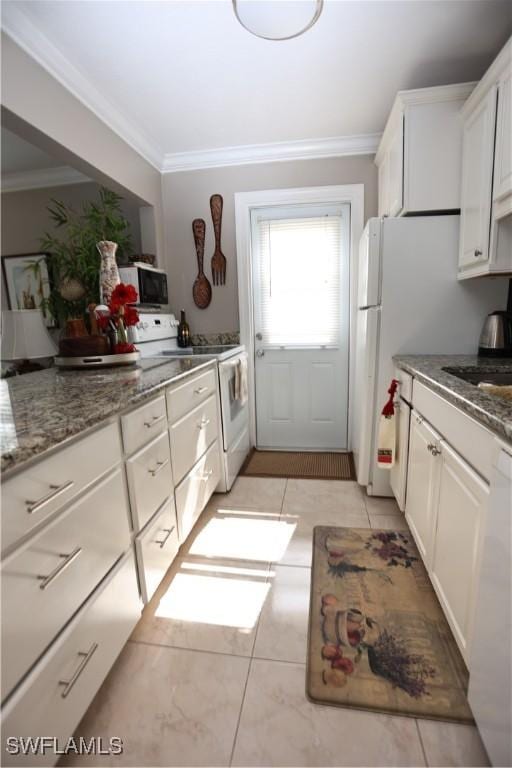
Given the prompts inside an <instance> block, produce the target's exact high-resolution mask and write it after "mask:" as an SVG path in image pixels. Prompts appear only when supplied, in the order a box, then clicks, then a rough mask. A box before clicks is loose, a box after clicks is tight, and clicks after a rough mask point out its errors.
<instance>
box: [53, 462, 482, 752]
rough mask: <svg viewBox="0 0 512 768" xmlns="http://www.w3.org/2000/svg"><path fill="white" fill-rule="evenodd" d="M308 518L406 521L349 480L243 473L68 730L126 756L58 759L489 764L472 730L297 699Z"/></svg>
mask: <svg viewBox="0 0 512 768" xmlns="http://www.w3.org/2000/svg"><path fill="white" fill-rule="evenodd" d="M318 524H336V525H347V526H352V527H360V528H369V527H372V528H379V527H380V528H388V529H393V528H395V529H399V528H404V527H406V524H405V521H404V518H403V516H402V515H401V514H400V513H399V510H398V508H397V507H396V505H395V503H394V501H391V500H379V499H370V498H367V497H365V495H364V494H363V493H362V492H361V490H360V488H359V486H358V485H357V484H356V483H350V482H339V481H324V480H279V479H260V478H244V477H242V478H239V479H238V480H237V482H236V484H235V486H234V488H233V490H232V491H231V493H230V494H228V495H223V494H219V495H215V496H214V497H213V499H212V500H211V502H210V504H209V505H208V508H207V509H206V510H205V513H204V514H203V516H202V518H201V520H200V521H199V523H198V525H197V526H196V528H195V530H194V531H193V533H192V535H191V537H190V540H189V542H187V545H186V547H184V548H183V549H182V551H181V552H180V556H179V557H178V559H177V560H176V561H175V563H174V564H173V566H172V568H171V569H170V571H169V572H168V574H167V575H166V577H165V579H164V581H163V582H162V585H161V586H160V588H159V590H158V591H157V593H156V595H155V596H154V598H153V600H152V602H151V603H150V605H149V606H148V607H147V608H146V610H145V611H144V615H143V617H142V619H141V621H140V622H139V624H138V625H137V627H136V628H135V630H134V632H133V634H132V636H131V639H130V641H129V642H128V644H127V645H126V647H125V648H124V650H123V651H122V653H121V655H120V657H119V659H118V660H117V662H116V664H115V666H114V667H113V669H112V671H111V673H110V674H109V676H108V678H107V679H106V681H105V683H104V684H103V686H102V688H101V690H100V691H99V693H98V695H97V696H96V698H95V700H94V701H93V703H92V705H91V707H90V708H89V711H88V712H87V714H86V715H85V717H84V719H83V720H82V722H81V724H80V726H79V728H78V730H77V734H76V735H77V736H85V737H91V736H103V737H104V738H106V739H108V738H109V737H111V736H120V737H121V738H122V739H123V741H124V745H125V751H124V754H123V755H121V756H118V757H112V758H110V759H109V760H106V759H105V757H101V758H93V757H89V758H80V760H79V762H75V761H73V760H72V759H69V760H68V762H67V764H68V765H96V764H98V765H100V764H101V765H105V764H108V765H120V766H177V765H181V766H229V765H233V766H249V765H251V766H252V765H254V766H345V765H351V766H388V765H390V766H424V765H429V766H484V765H488V761H487V756H486V754H485V751H484V748H483V746H482V743H481V741H480V738H479V735H478V732H477V730H476V728H474V727H471V726H464V725H452V724H448V723H438V722H433V721H427V720H415V719H413V718H407V717H391V716H387V715H379V714H376V713H372V712H360V711H356V710H351V709H342V708H335V707H325V706H318V705H315V704H312V703H310V702H309V701H308V700H307V699H306V696H305V661H306V635H307V621H308V607H309V582H310V567H311V535H312V530H313V526H314V525H318ZM95 759H96V760H99V762H98V763H96V762H94V761H95Z"/></svg>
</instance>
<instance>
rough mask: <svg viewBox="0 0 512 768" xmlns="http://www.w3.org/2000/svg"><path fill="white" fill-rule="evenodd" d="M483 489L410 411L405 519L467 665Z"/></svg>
mask: <svg viewBox="0 0 512 768" xmlns="http://www.w3.org/2000/svg"><path fill="white" fill-rule="evenodd" d="M488 496H489V487H488V485H487V484H486V483H485V482H484V481H483V480H482V479H481V478H480V477H479V476H478V475H477V474H476V473H475V472H474V470H473V469H472V468H471V467H470V466H469V464H468V463H467V462H466V461H464V459H463V458H462V457H461V456H460V455H459V454H458V453H457V452H456V451H454V450H453V448H452V447H451V446H450V445H448V443H447V442H446V441H445V440H443V439H441V437H440V436H439V434H438V433H437V432H436V431H435V430H434V429H433V428H432V427H431V426H430V424H428V423H427V422H426V421H424V420H423V419H422V417H421V416H420V415H419V414H418V413H416V412H415V411H413V414H412V418H411V432H410V444H409V469H408V481H407V505H406V519H407V521H408V523H409V526H410V528H411V532H412V534H413V536H414V539H415V541H416V543H417V545H418V549H419V550H420V553H421V555H422V558H423V561H424V563H425V566H426V568H427V571H428V573H429V576H430V579H431V581H432V584H433V586H434V589H435V591H436V594H437V596H438V598H439V601H440V603H441V605H442V607H443V610H444V613H445V616H446V618H447V620H448V623H449V624H450V627H451V629H452V631H453V634H454V636H455V640H456V641H457V645H458V646H459V650H460V651H461V654H462V656H463V658H464V660H465V661H466V663H468V662H469V650H470V644H471V633H472V629H473V621H474V611H475V602H476V591H477V579H478V573H479V566H480V556H481V541H482V531H483V524H484V522H485V516H486V510H487V500H488Z"/></svg>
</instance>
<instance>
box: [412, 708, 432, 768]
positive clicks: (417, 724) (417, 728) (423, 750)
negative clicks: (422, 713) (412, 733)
mask: <svg viewBox="0 0 512 768" xmlns="http://www.w3.org/2000/svg"><path fill="white" fill-rule="evenodd" d="M414 722H415V723H416V730H417V731H418V738H419V740H420V746H421V751H422V753H423V759H424V761H425V765H426V766H427V768H428V766H429V765H430V763H429V762H428V759H427V752H426V750H425V745H424V744H423V739H422V737H421V731H420V724H419V722H418V718H417V717H415V718H414Z"/></svg>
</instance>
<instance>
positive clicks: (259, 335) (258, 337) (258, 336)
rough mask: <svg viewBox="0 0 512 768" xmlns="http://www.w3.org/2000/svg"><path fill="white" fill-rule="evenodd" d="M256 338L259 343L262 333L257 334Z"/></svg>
mask: <svg viewBox="0 0 512 768" xmlns="http://www.w3.org/2000/svg"><path fill="white" fill-rule="evenodd" d="M256 338H257V339H258V341H261V340H262V338H263V334H262V333H257V334H256Z"/></svg>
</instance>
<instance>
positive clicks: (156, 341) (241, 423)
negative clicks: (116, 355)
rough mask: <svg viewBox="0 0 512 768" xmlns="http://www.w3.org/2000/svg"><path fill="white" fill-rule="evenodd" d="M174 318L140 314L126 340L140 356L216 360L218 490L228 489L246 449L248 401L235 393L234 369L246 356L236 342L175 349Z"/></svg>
mask: <svg viewBox="0 0 512 768" xmlns="http://www.w3.org/2000/svg"><path fill="white" fill-rule="evenodd" d="M178 324H179V323H178V321H177V320H176V318H175V317H174V315H169V314H152V313H147V314H141V316H140V321H139V323H138V324H137V325H136V326H135V327H134V328H131V329H130V341H132V342H133V343H134V344H137V348H138V349H139V351H140V353H141V357H144V358H148V357H159V358H162V357H166V358H168V359H173V358H183V357H185V358H186V357H193V358H198V357H199V358H201V359H204V360H216V361H217V372H218V377H219V393H220V405H221V420H222V448H223V450H222V465H223V472H222V477H221V481H220V484H219V486H218V488H217V490H218V491H229V490H230V488H231V486H232V485H233V483H234V482H235V480H236V477H237V475H238V473H239V471H240V467H241V466H242V464H243V462H244V460H245V458H246V456H247V454H248V453H249V449H250V442H249V405H248V403H247V402H245V403H244V404H243V405H242V403H241V402H240V400H239V399H237V398H236V397H235V372H236V368H237V366H238V364H239V362H240V360H241V359H243V358H245V359H246V358H247V353H246V351H245V347H244V346H243V345H240V344H224V345H218V346H201V347H189V348H187V349H179V348H178V342H177V336H178Z"/></svg>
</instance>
